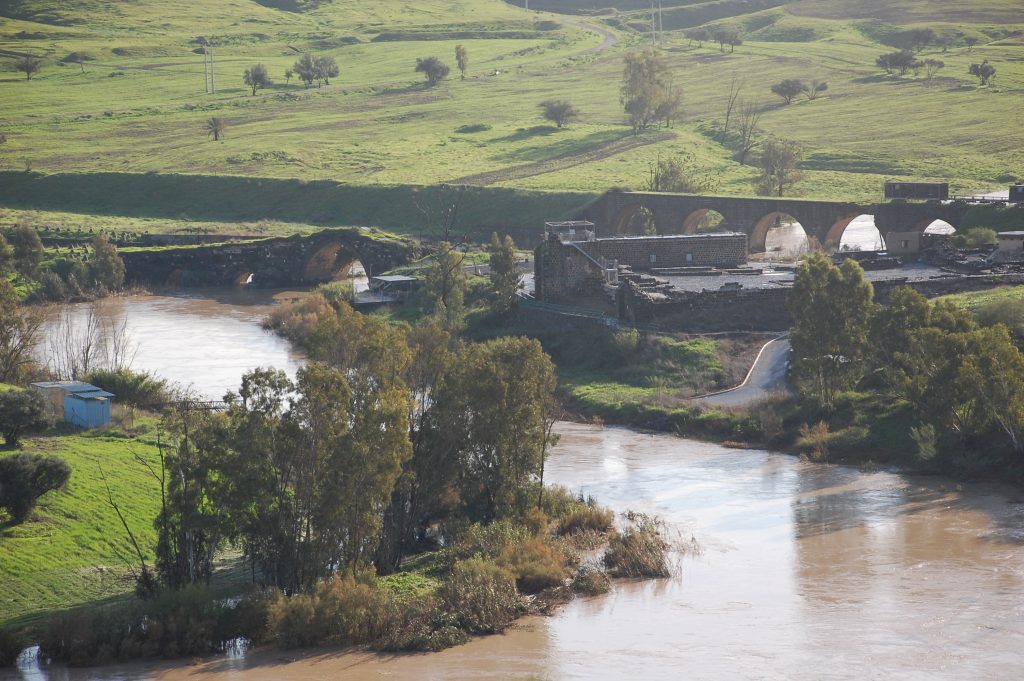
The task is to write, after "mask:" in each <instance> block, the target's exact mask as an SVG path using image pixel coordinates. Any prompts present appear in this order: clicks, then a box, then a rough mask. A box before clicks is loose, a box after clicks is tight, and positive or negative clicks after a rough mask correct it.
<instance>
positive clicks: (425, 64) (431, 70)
mask: <svg viewBox="0 0 1024 681" xmlns="http://www.w3.org/2000/svg"><path fill="white" fill-rule="evenodd" d="M449 71H450V69H449V68H448V65H447V64H445V63H444V62H443V61H441V60H440V59H438V58H437V57H425V58H422V59H416V72H417V73H422V74H423V75H424V76H426V77H427V83H428V84H429V85H430V86H431V87H433V86H434V85H437V84H438V83H440V82H441V81H442V80H444V79H445V78H447V77H448V72H449Z"/></svg>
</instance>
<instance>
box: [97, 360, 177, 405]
mask: <svg viewBox="0 0 1024 681" xmlns="http://www.w3.org/2000/svg"><path fill="white" fill-rule="evenodd" d="M83 380H84V381H85V382H86V383H92V384H93V385H94V386H96V387H97V388H102V389H103V390H106V391H107V392H111V393H114V395H116V399H117V401H118V402H121V403H122V404H128V405H131V406H134V407H143V408H145V407H150V408H152V407H156V406H159V405H162V404H163V403H165V402H167V401H168V400H169V399H170V393H169V391H168V388H167V381H165V380H164V379H162V378H159V377H157V376H156V375H155V374H151V373H149V372H147V371H132V370H131V369H98V370H96V371H92V372H90V373H89V374H87V375H86V376H85V378H84V379H83Z"/></svg>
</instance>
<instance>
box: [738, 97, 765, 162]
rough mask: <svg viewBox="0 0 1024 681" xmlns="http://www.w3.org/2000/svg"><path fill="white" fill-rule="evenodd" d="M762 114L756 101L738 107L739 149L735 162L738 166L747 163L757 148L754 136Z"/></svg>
mask: <svg viewBox="0 0 1024 681" xmlns="http://www.w3.org/2000/svg"><path fill="white" fill-rule="evenodd" d="M762 113H763V109H762V108H761V105H760V104H759V103H758V102H756V101H752V102H743V104H742V106H741V107H740V120H739V126H740V139H739V149H738V150H737V154H736V160H737V161H739V162H740V164H745V163H746V162H747V157H748V156H749V155H750V152H752V151H753V150H754V147H756V146H757V140H756V138H755V135H756V134H757V124H758V123H760V122H761V115H762Z"/></svg>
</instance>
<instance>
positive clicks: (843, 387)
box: [789, 253, 1024, 464]
mask: <svg viewBox="0 0 1024 681" xmlns="http://www.w3.org/2000/svg"><path fill="white" fill-rule="evenodd" d="M789 307H790V310H791V312H792V315H793V328H792V332H791V334H790V344H791V347H792V359H791V367H792V378H793V381H794V384H795V385H796V387H797V389H798V391H799V393H800V394H801V396H802V397H804V398H805V399H806V400H809V401H812V402H813V403H815V404H817V405H819V406H820V407H821V408H822V409H823V410H824V411H825V413H826V414H830V413H832V412H833V410H834V409H835V408H836V405H837V403H838V401H839V399H840V398H841V396H843V395H844V394H847V393H849V391H862V392H868V393H874V394H877V395H879V396H881V397H885V398H888V399H891V400H896V401H897V402H899V403H902V404H906V405H908V407H909V409H910V412H911V413H912V415H913V419H914V421H915V422H916V423H915V424H914V425H913V431H912V435H913V438H914V441H915V442H916V443H917V446H918V449H919V452H918V454H919V455H920V456H921V457H922V458H925V459H928V458H931V457H934V456H936V454H947V455H948V454H950V453H956V452H964V451H967V452H970V451H974V452H977V451H980V450H981V449H988V448H990V447H992V446H994V445H997V443H1000V444H1001V445H1002V446H1003V447H1004V448H1005V449H1006V450H1007V451H1009V452H1010V453H1012V455H1013V456H1014V458H1015V461H1016V463H1017V464H1019V463H1020V462H1021V457H1022V456H1024V355H1022V353H1021V351H1020V349H1019V348H1018V346H1017V345H1016V344H1015V342H1014V338H1013V336H1012V335H1011V333H1010V330H1009V329H1008V328H1007V327H1006V326H1005V325H1004V324H1003V323H999V322H996V323H993V324H992V325H990V326H980V325H979V323H978V321H977V320H976V319H975V317H974V316H973V315H972V314H971V313H970V312H969V311H967V310H964V309H962V308H960V307H958V306H956V305H955V304H954V303H952V302H950V301H947V300H939V301H935V302H931V301H929V300H928V299H926V298H925V297H924V296H922V295H921V294H920V293H918V292H916V291H914V290H913V289H911V288H909V287H898V288H896V289H894V290H893V292H892V293H891V295H890V296H889V299H888V301H887V304H886V305H884V306H880V305H877V304H876V303H875V302H874V300H873V289H872V285H871V283H870V282H869V281H867V280H866V279H865V278H864V273H863V270H862V269H861V268H860V266H859V265H858V264H857V263H855V262H854V261H853V260H849V259H847V260H845V261H844V262H843V263H842V264H841V265H839V266H836V265H834V264H833V263H832V262H831V261H830V260H829V259H828V257H827V256H825V255H823V254H820V253H813V254H811V255H809V256H808V257H807V258H806V259H805V260H804V261H803V262H802V263H801V265H800V266H799V268H798V269H797V274H796V279H795V281H794V285H793V290H792V293H791V295H790V297H789Z"/></svg>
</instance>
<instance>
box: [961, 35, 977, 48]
mask: <svg viewBox="0 0 1024 681" xmlns="http://www.w3.org/2000/svg"><path fill="white" fill-rule="evenodd" d="M977 44H978V39H977V38H975V37H974V36H972V35H969V36H967V37H966V38H964V45H966V46H967V51H968V52H972V51H973V50H974V46H975V45H977Z"/></svg>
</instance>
